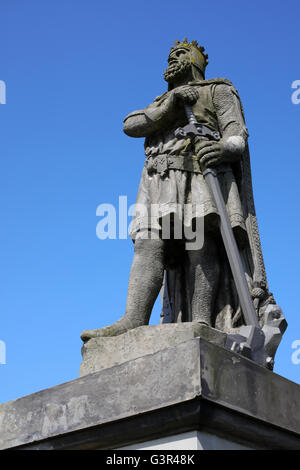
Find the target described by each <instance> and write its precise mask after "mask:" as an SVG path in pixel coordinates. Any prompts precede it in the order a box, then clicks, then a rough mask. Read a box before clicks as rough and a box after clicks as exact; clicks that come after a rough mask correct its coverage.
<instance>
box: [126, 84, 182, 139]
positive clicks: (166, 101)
mask: <svg viewBox="0 0 300 470" xmlns="http://www.w3.org/2000/svg"><path fill="white" fill-rule="evenodd" d="M173 108H174V97H173V94H172V93H166V94H164V95H162V96H161V97H158V98H156V100H155V101H154V103H152V104H150V105H149V106H147V107H146V108H143V109H141V110H139V111H133V112H132V113H130V114H128V116H126V117H125V119H124V126H123V131H124V132H125V134H127V135H129V136H130V137H148V136H150V135H152V134H154V133H155V132H157V131H158V130H160V129H163V128H165V127H166V126H168V124H169V123H170V121H171V120H172V111H173Z"/></svg>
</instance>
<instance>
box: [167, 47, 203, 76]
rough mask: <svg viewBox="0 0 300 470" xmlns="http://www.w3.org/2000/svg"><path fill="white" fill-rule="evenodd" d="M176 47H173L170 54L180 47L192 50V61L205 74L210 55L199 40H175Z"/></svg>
mask: <svg viewBox="0 0 300 470" xmlns="http://www.w3.org/2000/svg"><path fill="white" fill-rule="evenodd" d="M174 44H175V45H174V47H171V50H170V54H171V53H172V52H173V51H174V50H176V49H179V48H184V49H187V50H188V51H190V53H191V63H192V64H193V65H194V66H195V67H196V68H198V69H200V71H201V72H202V74H203V75H204V72H205V68H206V66H207V64H208V60H207V59H208V55H207V54H205V52H204V51H205V48H204V47H203V46H199V45H198V41H192V42H188V40H187V38H184V40H183V41H182V42H180V41H178V40H177V41H175V42H174Z"/></svg>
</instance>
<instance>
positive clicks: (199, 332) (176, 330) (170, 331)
mask: <svg viewBox="0 0 300 470" xmlns="http://www.w3.org/2000/svg"><path fill="white" fill-rule="evenodd" d="M196 337H201V338H203V339H206V340H207V341H209V342H211V343H214V344H217V345H218V346H224V345H225V342H226V337H227V335H226V334H225V333H222V332H221V331H219V330H216V329H215V328H210V327H208V326H206V325H200V324H197V323H169V324H165V325H151V326H140V327H139V328H135V329H134V330H130V331H128V332H127V333H124V334H122V335H120V336H114V337H107V338H93V339H90V340H89V341H88V342H87V343H86V344H84V345H83V346H82V349H81V353H82V357H83V362H82V363H81V365H80V372H79V376H80V377H82V376H83V375H87V374H91V373H93V372H97V371H100V370H103V369H108V368H109V367H113V366H118V365H120V364H123V363H124V362H127V361H132V360H133V359H137V358H138V357H142V356H146V355H147V354H154V353H156V352H158V351H161V350H163V349H166V348H169V347H172V346H176V345H177V344H180V343H183V342H185V341H188V340H189V339H193V338H196Z"/></svg>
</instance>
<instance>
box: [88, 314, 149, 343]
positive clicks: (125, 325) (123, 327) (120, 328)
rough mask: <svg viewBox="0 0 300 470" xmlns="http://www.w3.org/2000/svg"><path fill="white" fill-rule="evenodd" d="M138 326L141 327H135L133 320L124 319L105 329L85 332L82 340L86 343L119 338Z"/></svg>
mask: <svg viewBox="0 0 300 470" xmlns="http://www.w3.org/2000/svg"><path fill="white" fill-rule="evenodd" d="M137 326H140V325H139V324H137V325H134V324H133V322H132V321H131V320H129V319H128V318H126V317H122V318H120V320H118V321H116V322H115V323H113V324H112V325H110V326H105V327H104V328H99V329H97V330H84V331H83V332H82V333H81V335H80V338H81V339H82V341H83V342H84V343H86V342H87V341H88V340H89V339H91V338H99V337H102V338H103V337H109V336H118V335H121V334H123V333H126V331H128V330H132V329H133V328H136V327H137Z"/></svg>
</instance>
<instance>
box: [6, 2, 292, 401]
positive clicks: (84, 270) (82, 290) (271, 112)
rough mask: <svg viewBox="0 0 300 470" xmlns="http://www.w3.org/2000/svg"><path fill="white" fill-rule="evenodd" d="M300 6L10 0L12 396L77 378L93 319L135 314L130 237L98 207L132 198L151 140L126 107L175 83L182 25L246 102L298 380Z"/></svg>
mask: <svg viewBox="0 0 300 470" xmlns="http://www.w3.org/2000/svg"><path fill="white" fill-rule="evenodd" d="M299 14H300V7H299V3H298V2H296V1H294V0H293V1H286V2H282V1H277V0H275V1H274V0H273V1H269V0H265V1H263V2H261V1H257V0H254V1H252V2H251V3H250V2H246V1H237V0H228V1H227V2H223V1H221V0H215V1H214V2H206V1H199V0H197V1H194V0H190V2H188V3H184V2H181V1H178V0H172V1H169V0H166V1H163V2H161V1H158V0H152V1H151V2H146V1H142V0H140V1H135V0H128V1H127V2H121V1H115V0H112V1H110V2H102V1H100V0H97V1H96V0H85V1H83V0H73V1H71V0H51V1H50V0H46V1H43V2H40V1H38V0H27V1H26V2H24V1H22V0H2V2H1V6H0V15H1V20H2V21H1V29H0V43H1V67H0V80H3V81H5V83H6V87H7V96H6V104H5V105H2V104H0V129H1V130H0V136H1V138H0V166H1V171H0V181H1V182H0V194H1V196H0V210H1V231H0V247H1V249H0V285H1V289H0V315H1V316H0V340H2V341H4V342H5V344H6V364H0V383H1V389H0V403H1V402H4V401H7V400H11V399H14V398H17V397H20V396H23V395H26V394H29V393H33V392H36V391H38V390H41V389H43V388H47V387H51V386H53V385H56V384H59V383H62V382H65V381H68V380H72V379H74V378H76V377H78V372H79V364H80V362H81V353H80V349H81V340H80V337H79V336H80V333H81V331H82V330H83V329H86V328H99V327H101V326H104V325H107V324H109V323H111V322H113V321H115V320H117V319H118V318H119V317H120V316H121V315H122V314H123V312H124V307H125V302H126V294H127V282H128V275H129V270H130V265H131V260H132V255H133V245H132V242H131V241H130V240H129V239H127V240H102V241H101V240H99V239H98V238H97V237H96V225H97V222H98V221H99V217H96V208H97V206H98V205H99V204H102V203H110V204H114V205H116V206H117V205H118V198H119V196H120V195H126V196H127V197H128V204H129V205H130V204H133V203H134V202H135V198H136V193H137V188H138V184H139V179H140V174H141V170H142V167H143V164H144V156H143V140H142V139H130V138H128V137H127V136H126V135H124V134H123V132H122V121H123V118H124V116H125V115H126V114H128V113H129V112H130V111H132V110H134V109H138V108H141V107H144V106H145V105H147V104H149V103H150V102H152V100H153V99H154V98H155V97H156V96H157V95H159V94H161V93H162V92H164V91H165V89H166V83H165V82H164V80H163V77H162V73H163V71H164V70H165V68H166V63H167V55H168V52H169V48H170V46H171V45H172V44H173V41H174V40H175V39H181V40H182V39H183V38H184V37H185V36H187V37H188V39H189V40H192V39H197V40H198V41H199V43H200V44H203V45H204V46H205V47H206V50H207V52H208V54H209V66H208V68H207V78H213V77H226V78H228V79H229V80H231V81H232V82H233V83H234V85H235V86H236V87H237V88H238V90H239V93H240V96H241V99H242V101H243V105H244V109H245V114H246V122H247V126H248V128H249V132H250V138H249V145H250V151H251V161H252V171H253V185H254V193H255V202H256V209H257V215H258V221H259V227H260V234H261V240H262V245H263V252H264V258H265V263H266V268H267V274H268V280H269V285H270V289H271V291H272V292H273V293H274V296H275V298H276V300H277V303H278V304H279V305H281V307H282V309H283V311H284V314H285V316H286V318H287V321H288V323H289V327H288V329H287V331H286V333H285V335H284V339H283V340H282V343H281V345H280V347H279V349H278V352H277V356H276V365H275V371H276V372H277V373H279V374H281V375H283V376H285V377H287V378H288V379H290V380H293V381H295V382H297V383H300V364H293V363H292V360H291V357H292V353H293V352H294V351H295V350H293V349H292V343H293V342H294V341H296V340H300V317H299V312H298V310H299V308H298V304H299V299H298V292H299V286H298V279H299V274H298V270H299V261H300V259H299V249H298V244H299V218H298V214H299V209H298V204H299V187H300V184H299V169H300V158H299V157H300V155H299V118H300V104H299V105H295V104H293V103H292V101H291V95H292V91H293V90H292V88H291V85H292V82H293V81H295V80H300V70H299V51H298V47H299V46H298V45H299ZM159 313H160V307H159V302H158V303H157V304H156V307H155V309H154V312H153V317H152V320H151V322H152V323H157V322H158V319H159ZM299 356H300V355H299Z"/></svg>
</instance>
